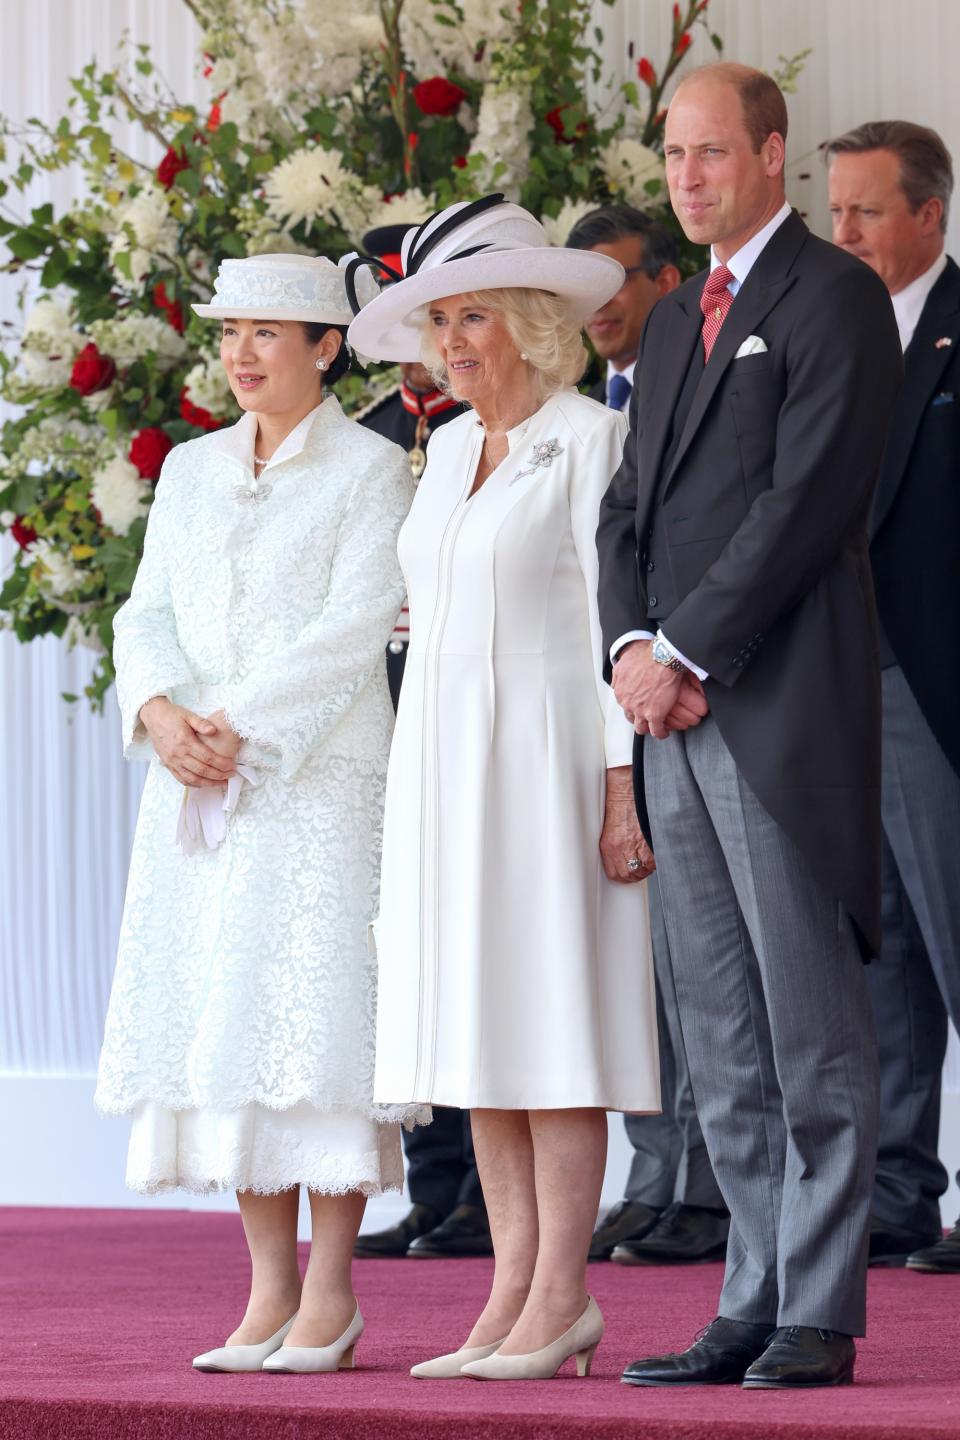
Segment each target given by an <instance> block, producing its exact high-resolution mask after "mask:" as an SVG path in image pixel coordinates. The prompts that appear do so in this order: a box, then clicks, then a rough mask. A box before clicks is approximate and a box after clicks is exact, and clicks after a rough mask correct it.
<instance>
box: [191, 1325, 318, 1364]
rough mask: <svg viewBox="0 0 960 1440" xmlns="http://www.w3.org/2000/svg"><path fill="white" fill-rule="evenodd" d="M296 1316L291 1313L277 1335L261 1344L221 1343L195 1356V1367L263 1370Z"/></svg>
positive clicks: (278, 1347) (281, 1342)
mask: <svg viewBox="0 0 960 1440" xmlns="http://www.w3.org/2000/svg"><path fill="white" fill-rule="evenodd" d="M296 1318H297V1317H296V1314H293V1315H291V1316H290V1319H289V1320H288V1321H287V1323H286V1325H281V1326H280V1329H279V1330H278V1331H277V1332H276V1334H275V1335H271V1336H270V1339H269V1340H263V1341H261V1343H260V1344H259V1345H221V1347H220V1349H219V1350H207V1351H206V1352H205V1354H203V1355H197V1356H196V1357H195V1359H194V1362H193V1368H194V1370H225V1371H229V1372H234V1373H239V1372H241V1371H244V1370H262V1369H263V1363H264V1361H265V1360H266V1359H267V1357H268V1356H269V1355H272V1354H273V1353H274V1351H275V1350H279V1349H280V1346H281V1345H282V1344H283V1342H284V1340H285V1338H286V1336H287V1335H288V1334H289V1331H290V1326H291V1325H292V1324H293V1322H294V1320H296Z"/></svg>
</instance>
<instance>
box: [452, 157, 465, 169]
mask: <svg viewBox="0 0 960 1440" xmlns="http://www.w3.org/2000/svg"><path fill="white" fill-rule="evenodd" d="M453 163H454V165H455V166H456V167H457V169H458V170H466V168H467V157H466V155H455V156H454V157H453Z"/></svg>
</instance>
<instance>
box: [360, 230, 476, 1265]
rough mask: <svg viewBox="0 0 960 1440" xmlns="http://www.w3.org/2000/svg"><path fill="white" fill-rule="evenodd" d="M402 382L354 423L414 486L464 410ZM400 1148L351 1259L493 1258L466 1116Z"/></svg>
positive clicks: (399, 644) (393, 685)
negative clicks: (392, 455) (379, 1208)
mask: <svg viewBox="0 0 960 1440" xmlns="http://www.w3.org/2000/svg"><path fill="white" fill-rule="evenodd" d="M415 228H416V227H415V226H409V225H382V226H380V227H378V228H377V229H375V230H369V231H368V232H367V234H366V235H364V237H363V248H364V250H365V251H366V252H367V254H368V255H375V256H377V257H378V258H379V259H380V260H383V261H384V262H385V263H386V264H387V265H388V266H389V267H390V269H391V270H392V271H393V272H394V273H395V274H400V273H402V271H401V261H400V246H401V245H402V243H403V237H404V235H405V234H406V232H407V230H409V229H415ZM400 376H401V379H400V385H399V386H398V387H397V389H395V390H391V391H390V393H389V394H388V395H385V396H382V397H381V398H380V399H379V400H377V401H375V402H374V404H372V405H370V406H369V407H368V408H367V409H366V410H361V411H360V412H359V413H358V414H356V415H355V416H354V419H356V420H359V422H360V424H361V425H365V426H366V427H367V428H368V429H369V430H375V431H376V432H377V434H378V435H384V436H386V438H387V439H388V440H393V441H394V442H395V444H397V445H401V446H402V447H403V449H404V450H406V452H407V454H408V455H409V457H410V469H411V471H412V473H413V478H414V481H417V480H419V479H420V476H421V475H422V474H423V471H424V468H425V467H426V463H427V456H426V450H427V442H428V440H429V439H430V436H431V434H432V433H433V431H434V430H436V429H437V428H438V426H440V425H445V424H446V422H447V421H448V420H453V419H455V418H456V416H457V415H461V414H462V413H463V406H462V405H461V404H460V403H459V402H458V401H456V400H454V399H452V398H451V397H450V396H449V395H446V394H444V392H443V391H442V390H438V389H437V386H436V382H435V381H434V379H433V376H432V375H431V374H430V372H429V370H427V369H426V367H425V366H423V365H418V364H403V365H401V366H400ZM409 638H410V617H409V612H408V610H407V607H406V605H404V607H403V609H402V610H401V612H400V615H399V617H398V619H397V624H396V627H395V629H394V632H393V635H392V636H391V637H390V643H389V645H388V647H387V679H388V681H389V683H390V694H391V696H392V697H393V706H394V709H396V707H397V703H398V701H399V699H400V687H401V685H402V684H403V669H404V665H405V663H406V659H407V646H408V644H409ZM403 1148H404V1154H405V1155H406V1157H407V1190H408V1191H409V1194H410V1200H411V1205H410V1209H409V1210H408V1211H407V1214H406V1215H405V1216H404V1217H403V1219H402V1220H400V1221H398V1222H397V1224H396V1225H391V1226H390V1227H389V1228H388V1229H386V1230H379V1231H374V1232H373V1233H369V1232H368V1233H365V1234H361V1235H358V1236H357V1241H356V1244H355V1246H354V1254H355V1255H357V1256H360V1257H362V1258H364V1259H382V1258H384V1257H387V1256H393V1257H399V1256H401V1255H410V1256H415V1257H417V1258H419V1259H427V1260H438V1259H443V1258H445V1257H447V1256H464V1255H492V1254H493V1244H492V1242H491V1240H490V1226H489V1223H488V1221H487V1207H486V1204H485V1203H484V1199H483V1191H482V1189H481V1188H480V1176H479V1174H478V1172H477V1162H476V1158H475V1156H474V1153H473V1136H472V1133H471V1130H470V1114H469V1111H467V1110H458V1109H456V1108H455V1107H454V1106H446V1107H442V1108H441V1107H439V1106H438V1108H437V1109H436V1110H435V1111H434V1113H433V1124H432V1125H417V1126H415V1128H414V1129H413V1130H404V1132H403Z"/></svg>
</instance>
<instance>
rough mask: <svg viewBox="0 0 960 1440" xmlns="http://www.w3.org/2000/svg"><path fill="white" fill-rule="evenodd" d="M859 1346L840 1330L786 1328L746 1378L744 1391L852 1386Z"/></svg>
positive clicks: (804, 1327) (774, 1338)
mask: <svg viewBox="0 0 960 1440" xmlns="http://www.w3.org/2000/svg"><path fill="white" fill-rule="evenodd" d="M856 1358H857V1347H856V1345H854V1343H853V1341H852V1339H851V1338H850V1336H849V1335H841V1334H840V1332H839V1330H815V1329H814V1328H813V1327H812V1326H810V1325H786V1326H784V1327H783V1328H782V1329H780V1330H778V1331H777V1332H776V1334H775V1335H774V1336H773V1337H772V1338H771V1341H770V1344H769V1345H768V1346H767V1348H766V1350H764V1352H763V1354H762V1355H761V1356H760V1358H759V1359H758V1360H755V1361H754V1362H753V1364H752V1365H751V1366H750V1369H749V1370H748V1371H747V1373H746V1375H744V1377H743V1388H744V1389H745V1390H805V1389H807V1388H808V1387H812V1386H814V1385H852V1384H853V1362H854V1360H855V1359H856Z"/></svg>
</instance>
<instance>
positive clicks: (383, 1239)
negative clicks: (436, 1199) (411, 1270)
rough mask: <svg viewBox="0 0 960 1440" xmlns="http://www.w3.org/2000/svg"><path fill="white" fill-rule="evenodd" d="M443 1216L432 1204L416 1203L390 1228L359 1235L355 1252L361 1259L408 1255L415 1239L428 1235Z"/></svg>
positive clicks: (354, 1248) (355, 1244) (383, 1258)
mask: <svg viewBox="0 0 960 1440" xmlns="http://www.w3.org/2000/svg"><path fill="white" fill-rule="evenodd" d="M442 1219H443V1216H442V1215H441V1214H440V1213H439V1211H437V1210H434V1208H433V1206H432V1205H414V1206H413V1207H412V1209H410V1210H409V1211H408V1212H407V1214H406V1215H405V1216H404V1217H403V1219H402V1220H401V1221H400V1224H399V1225H394V1226H393V1227H392V1228H391V1229H390V1230H378V1231H376V1232H375V1234H373V1235H358V1236H357V1238H356V1241H355V1243H354V1247H353V1253H354V1255H356V1257H357V1258H358V1259H360V1260H386V1259H390V1258H391V1257H396V1256H399V1255H406V1253H407V1251H408V1249H409V1248H410V1246H411V1244H412V1243H413V1241H414V1240H416V1239H418V1237H419V1236H421V1235H426V1233H427V1231H428V1230H434V1229H436V1227H437V1226H438V1225H439V1224H440V1221H441V1220H442Z"/></svg>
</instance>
